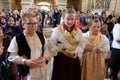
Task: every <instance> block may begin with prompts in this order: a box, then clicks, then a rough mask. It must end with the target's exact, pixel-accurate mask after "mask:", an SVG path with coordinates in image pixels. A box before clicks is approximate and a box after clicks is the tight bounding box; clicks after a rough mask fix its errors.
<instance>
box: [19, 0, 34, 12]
mask: <svg viewBox="0 0 120 80" xmlns="http://www.w3.org/2000/svg"><path fill="white" fill-rule="evenodd" d="M33 3H34V0H21V5H22V10H27V9H28V8H30V7H31V5H34V4H33Z"/></svg>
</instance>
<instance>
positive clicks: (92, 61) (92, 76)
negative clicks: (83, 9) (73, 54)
mask: <svg viewBox="0 0 120 80" xmlns="http://www.w3.org/2000/svg"><path fill="white" fill-rule="evenodd" d="M100 29H101V26H100V22H99V20H98V19H94V20H93V21H92V23H91V26H90V31H88V32H87V33H85V34H83V35H84V37H85V38H86V47H85V50H84V53H83V54H84V55H83V61H82V76H81V77H82V78H81V80H104V78H105V61H104V58H105V57H106V54H107V53H108V51H109V50H110V45H109V40H108V38H107V37H106V36H105V35H102V33H100Z"/></svg>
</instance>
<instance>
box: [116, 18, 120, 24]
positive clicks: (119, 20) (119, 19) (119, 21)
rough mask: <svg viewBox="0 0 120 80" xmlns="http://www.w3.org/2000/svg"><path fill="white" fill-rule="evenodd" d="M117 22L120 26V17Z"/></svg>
mask: <svg viewBox="0 0 120 80" xmlns="http://www.w3.org/2000/svg"><path fill="white" fill-rule="evenodd" d="M117 22H118V23H119V24H120V16H119V18H118V20H117Z"/></svg>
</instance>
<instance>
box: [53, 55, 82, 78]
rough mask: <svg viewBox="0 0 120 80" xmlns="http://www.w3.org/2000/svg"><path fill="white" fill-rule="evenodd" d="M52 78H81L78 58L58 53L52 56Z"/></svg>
mask: <svg viewBox="0 0 120 80" xmlns="http://www.w3.org/2000/svg"><path fill="white" fill-rule="evenodd" d="M52 80H81V66H80V60H79V58H78V57H77V58H70V57H67V56H65V55H64V54H61V53H58V55H57V56H55V57H54V63H53V72H52Z"/></svg>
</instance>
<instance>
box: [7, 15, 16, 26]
mask: <svg viewBox="0 0 120 80" xmlns="http://www.w3.org/2000/svg"><path fill="white" fill-rule="evenodd" d="M7 23H8V24H9V26H13V25H14V23H15V21H14V19H13V18H12V17H10V18H9V19H8V22H7Z"/></svg>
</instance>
